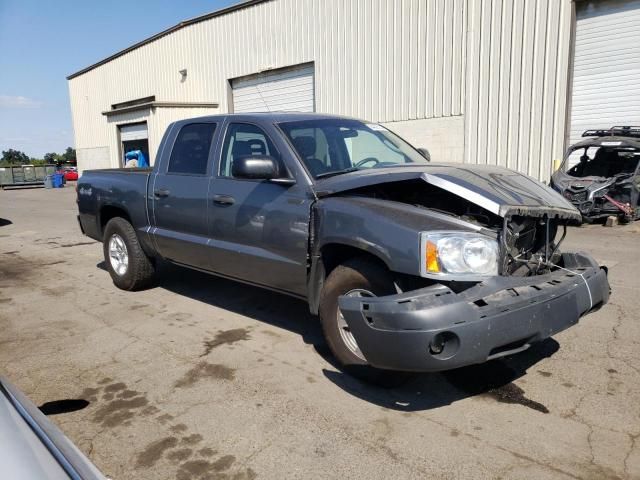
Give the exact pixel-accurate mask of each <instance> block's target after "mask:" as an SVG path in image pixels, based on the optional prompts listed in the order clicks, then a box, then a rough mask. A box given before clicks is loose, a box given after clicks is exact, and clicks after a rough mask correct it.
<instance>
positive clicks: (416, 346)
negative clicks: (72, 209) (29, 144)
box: [77, 113, 609, 371]
mask: <svg viewBox="0 0 640 480" xmlns="http://www.w3.org/2000/svg"><path fill="white" fill-rule="evenodd" d="M77 190H78V208H79V221H80V226H81V228H82V231H83V232H84V233H85V234H86V235H88V236H89V237H91V238H94V239H96V240H99V241H102V242H103V246H104V257H105V262H106V266H107V268H108V270H109V273H110V274H111V277H112V278H113V282H114V283H115V284H116V286H118V287H119V288H122V289H125V290H136V289H141V288H144V287H147V286H149V285H150V284H151V282H152V280H153V276H154V270H155V264H156V261H157V259H164V260H166V261H169V262H172V263H175V264H178V265H183V266H186V267H189V268H194V269H197V270H202V271H205V272H210V273H213V274H216V275H220V276H224V277H228V278H231V279H235V280H239V281H241V282H246V283H249V284H253V285H259V286H262V287H265V288H269V289H272V290H275V291H278V292H282V293H286V294H289V295H293V296H295V297H299V298H303V299H306V300H307V301H308V303H309V308H310V310H311V312H312V313H313V314H317V315H318V316H319V317H320V321H321V324H322V328H323V331H324V334H325V337H326V340H327V343H328V345H329V347H330V348H331V350H332V352H333V354H334V355H335V357H336V358H337V359H338V361H339V362H340V363H341V364H342V365H343V366H345V367H347V368H348V367H349V366H357V367H354V368H356V369H357V368H361V367H360V366H361V365H370V366H373V367H378V368H382V369H389V370H402V371H438V370H447V369H452V368H456V367H460V366H463V365H469V364H474V363H481V362H485V361H487V360H490V359H493V358H497V357H501V356H505V355H510V354H513V353H517V352H520V351H523V350H525V349H527V348H528V347H529V346H530V345H531V344H532V343H533V342H537V341H540V340H542V339H545V338H547V337H549V336H551V335H553V334H555V333H557V332H559V331H561V330H564V329H566V328H568V327H570V326H572V325H574V324H575V323H577V321H578V319H579V318H580V317H581V316H583V315H585V314H587V313H589V312H591V311H593V310H595V309H597V308H599V307H600V306H601V305H602V304H604V303H606V302H607V300H608V298H609V284H608V281H607V271H606V269H605V268H604V267H600V266H599V265H598V264H597V263H596V262H595V261H594V260H593V259H592V258H591V257H590V256H589V255H587V254H585V253H569V252H561V251H560V244H561V242H562V239H563V238H564V235H565V234H566V230H567V224H569V223H571V222H573V221H579V220H580V213H579V212H578V211H577V210H576V209H575V208H574V207H573V206H572V205H571V204H570V203H569V202H568V201H567V200H565V199H564V198H562V197H561V196H560V195H559V194H557V193H556V192H554V191H553V190H551V189H550V188H548V187H546V186H544V185H543V184H541V183H539V182H537V181H536V180H533V179H532V178H530V177H527V176H525V175H522V174H519V173H516V172H513V171H510V170H506V169H503V168H498V167H494V166H469V165H460V164H450V165H445V164H435V163H430V162H429V161H428V158H427V155H426V153H425V151H423V150H420V151H419V150H416V149H414V148H413V147H412V146H410V145H409V144H408V143H407V142H405V141H404V140H402V139H401V138H399V137H398V136H397V135H395V134H393V133H392V132H391V131H389V130H387V129H386V128H385V127H383V126H381V125H378V124H374V123H367V122H363V121H360V120H355V119H350V118H342V117H336V116H329V115H318V114H296V113H270V114H247V115H240V114H238V115H220V116H210V117H203V118H196V119H191V120H183V121H179V122H176V123H173V124H171V125H170V126H169V128H168V129H167V132H166V133H165V135H164V138H163V140H162V142H161V144H160V146H159V148H158V153H157V157H156V162H155V165H154V167H153V169H152V170H151V169H146V170H143V169H140V170H136V169H133V170H131V169H111V170H95V171H86V172H84V174H83V175H82V177H81V178H80V180H79V182H78V186H77ZM557 237H559V239H557Z"/></svg>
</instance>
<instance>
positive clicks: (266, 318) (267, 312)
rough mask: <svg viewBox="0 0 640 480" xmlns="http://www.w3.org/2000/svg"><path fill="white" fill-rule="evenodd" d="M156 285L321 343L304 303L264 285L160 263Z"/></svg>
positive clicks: (316, 325) (314, 321)
mask: <svg viewBox="0 0 640 480" xmlns="http://www.w3.org/2000/svg"><path fill="white" fill-rule="evenodd" d="M157 284H158V287H160V288H164V289H167V290H169V291H171V292H173V293H177V294H178V295H182V296H185V297H188V298H191V299H193V300H197V301H199V302H204V303H207V304H209V305H212V306H215V307H218V308H222V309H224V310H229V311H230V312H233V313H237V314H240V315H244V316H246V317H249V318H253V319H255V320H258V321H260V322H264V323H268V324H269V325H273V326H274V327H278V328H283V329H286V330H289V331H291V332H294V333H297V334H298V335H300V336H301V337H302V340H303V341H304V342H305V343H306V344H309V345H318V344H322V343H323V342H324V340H323V336H322V330H321V328H320V324H319V322H318V321H317V319H316V318H314V317H313V315H311V313H309V306H308V305H307V303H306V302H304V301H302V300H299V299H296V298H294V297H289V296H287V295H283V294H279V293H276V292H271V291H269V290H265V289H263V288H259V287H254V286H251V285H246V284H243V283H240V282H236V281H233V280H227V279H224V278H221V277H216V276H214V275H209V274H206V273H201V272H198V271H195V270H191V269H188V268H182V267H179V266H175V265H171V264H168V263H163V264H161V265H160V268H159V275H158V282H157Z"/></svg>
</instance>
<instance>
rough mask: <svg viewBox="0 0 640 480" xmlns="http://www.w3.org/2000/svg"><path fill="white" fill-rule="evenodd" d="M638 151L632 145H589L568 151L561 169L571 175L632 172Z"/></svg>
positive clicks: (604, 174) (607, 174) (638, 154)
mask: <svg viewBox="0 0 640 480" xmlns="http://www.w3.org/2000/svg"><path fill="white" fill-rule="evenodd" d="M638 160H640V151H638V149H636V148H633V147H617V148H612V147H604V146H598V145H591V146H587V147H578V148H575V149H572V150H570V151H569V152H568V154H567V156H566V158H565V161H564V164H563V165H562V171H563V172H564V173H566V174H567V175H570V176H572V177H578V178H584V177H613V176H614V175H620V174H632V173H634V172H635V170H636V168H637V167H638Z"/></svg>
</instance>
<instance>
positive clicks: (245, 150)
mask: <svg viewBox="0 0 640 480" xmlns="http://www.w3.org/2000/svg"><path fill="white" fill-rule="evenodd" d="M251 153H252V152H251V145H250V143H249V142H244V141H241V140H236V141H235V142H233V147H232V149H231V155H232V156H233V157H244V156H248V155H251Z"/></svg>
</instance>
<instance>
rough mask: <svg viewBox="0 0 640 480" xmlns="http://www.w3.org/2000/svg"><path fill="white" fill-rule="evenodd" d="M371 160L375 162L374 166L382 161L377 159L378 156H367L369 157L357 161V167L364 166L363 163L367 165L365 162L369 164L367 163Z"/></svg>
mask: <svg viewBox="0 0 640 480" xmlns="http://www.w3.org/2000/svg"><path fill="white" fill-rule="evenodd" d="M369 162H374V164H373V165H371V166H372V167H373V166H375V165H377V164H379V163H380V160H378V159H377V158H375V157H367V158H363V159H362V160H360V161H359V162H358V163H356V167H357V168H360V167H362V166H363V165H365V164H367V163H369Z"/></svg>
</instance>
